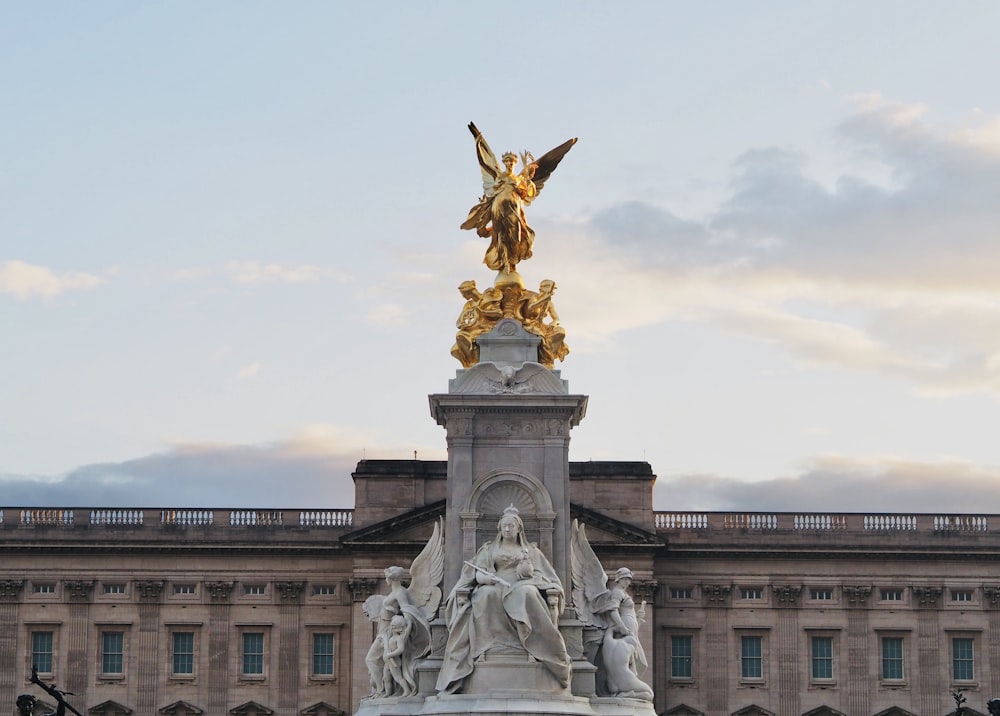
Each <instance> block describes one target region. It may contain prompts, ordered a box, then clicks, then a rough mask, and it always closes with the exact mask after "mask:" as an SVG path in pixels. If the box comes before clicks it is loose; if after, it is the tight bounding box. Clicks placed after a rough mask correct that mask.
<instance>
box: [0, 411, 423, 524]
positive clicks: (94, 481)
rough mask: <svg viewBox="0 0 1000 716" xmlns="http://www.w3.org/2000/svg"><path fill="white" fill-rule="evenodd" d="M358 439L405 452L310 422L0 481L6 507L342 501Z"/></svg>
mask: <svg viewBox="0 0 1000 716" xmlns="http://www.w3.org/2000/svg"><path fill="white" fill-rule="evenodd" d="M365 445H370V446H375V445H381V447H380V449H379V454H380V456H389V457H391V456H392V455H394V454H398V455H400V456H402V455H404V454H408V453H409V451H402V450H395V451H394V450H393V449H392V448H388V447H386V446H387V441H386V440H385V439H384V438H379V437H378V436H373V435H371V434H365V433H362V432H359V431H356V430H352V429H350V428H342V427H338V426H334V425H310V426H306V427H304V428H303V429H302V430H300V431H299V432H298V433H297V434H295V435H293V436H292V437H290V438H288V439H285V440H281V441H276V442H274V443H268V444H254V445H245V444H231V443H204V442H201V443H192V442H178V443H176V444H174V445H173V446H172V447H171V448H169V449H167V450H165V451H163V452H160V453H156V454H153V455H146V456H143V457H139V458H135V459H131V460H124V461H121V462H106V463H96V464H91V465H84V466H81V467H78V468H76V469H75V470H72V471H71V472H70V473H68V474H67V475H65V476H62V477H58V478H53V477H51V476H48V477H46V476H17V475H6V476H3V475H0V488H2V493H3V502H4V506H8V507H10V506H14V507H20V506H30V507H267V508H270V509H275V508H281V507H285V508H298V507H302V508H316V507H323V508H331V507H332V508H349V507H352V506H353V505H354V486H353V482H352V480H351V473H352V472H353V470H354V468H355V466H356V465H357V462H358V460H360V459H363V458H364V456H365V453H364V449H365ZM422 452H425V451H422ZM426 452H427V454H428V455H430V454H431V451H426Z"/></svg>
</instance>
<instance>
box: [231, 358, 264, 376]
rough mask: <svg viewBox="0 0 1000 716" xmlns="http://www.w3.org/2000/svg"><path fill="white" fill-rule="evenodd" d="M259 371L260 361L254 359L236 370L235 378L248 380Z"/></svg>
mask: <svg viewBox="0 0 1000 716" xmlns="http://www.w3.org/2000/svg"><path fill="white" fill-rule="evenodd" d="M259 372H260V363H258V362H257V361H254V362H253V363H250V364H248V365H245V366H243V367H242V368H240V369H239V370H238V371H236V380H248V379H250V378H255V377H256V376H257V373H259Z"/></svg>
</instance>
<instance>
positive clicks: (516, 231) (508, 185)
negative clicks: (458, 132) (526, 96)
mask: <svg viewBox="0 0 1000 716" xmlns="http://www.w3.org/2000/svg"><path fill="white" fill-rule="evenodd" d="M469 131H470V132H472V136H474V137H475V138H476V154H477V156H478V158H479V168H480V169H481V170H482V173H483V196H482V197H481V198H480V199H479V202H478V203H477V204H476V205H475V206H473V207H472V209H470V210H469V217H468V218H467V219H466V220H465V221H464V222H463V223H462V227H461V228H463V229H475V230H476V233H477V234H478V235H479V236H483V237H489V239H490V246H489V248H488V249H487V250H486V257H485V258H484V259H483V263H484V264H486V265H487V266H488V267H489V268H491V269H493V270H494V271H500V272H501V273H505V274H511V273H514V270H515V267H516V266H517V264H518V262H519V261H524V260H525V259H529V258H531V248H532V244H534V241H535V232H534V231H533V230H532V228H531V227H530V226H528V222H527V220H526V219H525V216H524V207H525V206H526V205H528V204H530V203H531V202H532V201H534V200H535V197H536V196H538V194H539V192H541V190H542V187H543V186H545V182H546V181H547V180H548V178H549V177H550V176H552V172H554V171H555V168H556V167H557V166H559V162H560V161H561V160H562V158H563V157H564V156H566V153H567V152H568V151H569V150H570V149H572V147H573V145H574V144H576V138H575V137H574V138H573V139H569V140H567V141H565V142H563V143H562V144H560V145H559V146H558V147H556V148H555V149H553V150H551V151H548V152H546V153H545V154H543V155H542V156H541V157H539V158H538V159H535V158H534V157H533V156H532V155H531V153H530V152H527V151H525V152H522V153H521V156H520V160H521V167H522V168H521V171H520V172H519V173H517V174H515V173H514V167H515V166H516V165H517V162H518V155H517V154H515V153H514V152H506V153H504V155H503V156H502V157H501V158H500V159H501V162H502V164H501V163H500V162H497V158H496V155H494V154H493V150H491V149H490V146H489V145H488V144H487V143H486V139H485V138H484V137H483V135H482V132H480V131H479V129H477V128H476V125H475V124H472V123H471V122H470V123H469Z"/></svg>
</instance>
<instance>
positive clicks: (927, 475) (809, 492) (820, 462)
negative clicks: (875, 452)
mask: <svg viewBox="0 0 1000 716" xmlns="http://www.w3.org/2000/svg"><path fill="white" fill-rule="evenodd" d="M998 482H1000V468H991V467H983V466H978V465H974V464H972V463H969V462H965V461H959V460H953V461H941V462H934V463H926V462H916V461H909V460H902V459H898V458H868V459H852V458H846V457H840V456H827V457H821V458H817V459H816V460H815V461H814V462H813V463H812V464H810V465H808V466H806V467H805V468H804V469H803V471H802V473H801V474H799V475H795V476H793V477H785V478H776V479H773V480H764V481H760V482H744V481H740V480H734V479H731V478H727V477H724V476H719V475H704V474H699V475H694V474H690V475H675V476H669V477H667V478H661V479H660V480H658V481H657V484H656V488H655V490H654V503H655V506H656V509H658V510H680V511H687V510H711V511H730V510H732V511H769V512H771V511H773V512H795V511H804V512H873V513H874V512H894V513H899V512H904V513H905V512H923V513H937V514H949V513H972V514H997V513H1000V494H998V493H997V489H996V486H997V484H998Z"/></svg>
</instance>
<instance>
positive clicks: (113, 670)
mask: <svg viewBox="0 0 1000 716" xmlns="http://www.w3.org/2000/svg"><path fill="white" fill-rule="evenodd" d="M124 645H125V633H124V632H120V631H106V632H103V633H102V634H101V673H102V674H121V673H122V671H123V666H124V658H123V656H124Z"/></svg>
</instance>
